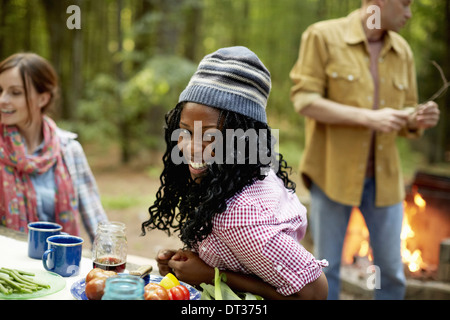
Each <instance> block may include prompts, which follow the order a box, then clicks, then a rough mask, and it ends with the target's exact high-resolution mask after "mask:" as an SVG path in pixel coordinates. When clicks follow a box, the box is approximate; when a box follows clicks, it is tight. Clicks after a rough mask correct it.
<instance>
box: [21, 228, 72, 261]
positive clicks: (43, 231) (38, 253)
mask: <svg viewBox="0 0 450 320" xmlns="http://www.w3.org/2000/svg"><path fill="white" fill-rule="evenodd" d="M61 230H62V226H61V225H59V224H57V223H54V222H44V221H38V222H30V223H29V224H28V256H29V257H30V258H33V259H42V255H43V254H44V251H45V250H46V249H47V241H46V240H47V238H48V237H51V236H54V235H58V234H62V233H64V232H61Z"/></svg>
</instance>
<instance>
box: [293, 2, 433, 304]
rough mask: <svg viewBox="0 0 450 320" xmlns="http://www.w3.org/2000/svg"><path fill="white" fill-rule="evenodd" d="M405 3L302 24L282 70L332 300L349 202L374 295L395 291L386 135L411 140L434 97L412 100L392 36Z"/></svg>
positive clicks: (406, 60) (405, 58) (398, 209)
mask: <svg viewBox="0 0 450 320" xmlns="http://www.w3.org/2000/svg"><path fill="white" fill-rule="evenodd" d="M411 2H412V1H411V0H363V1H362V6H361V8H360V9H359V10H356V11H354V12H352V13H351V14H349V15H348V16H347V17H344V18H340V19H334V20H328V21H323V22H318V23H316V24H314V25H312V26H310V27H309V28H308V29H307V30H306V31H305V32H304V34H303V36H302V41H301V46H300V52H299V58H298V61H297V62H296V64H295V65H294V67H293V68H292V71H291V73H290V77H291V79H292V81H293V82H294V85H293V87H292V90H291V100H292V102H293V104H294V107H295V109H296V111H297V112H299V113H300V114H301V115H303V116H305V117H306V145H305V151H304V154H303V157H302V161H301V169H300V170H301V174H302V178H303V181H304V183H305V185H306V186H307V187H308V188H309V189H310V192H311V209H310V221H311V227H312V234H313V238H314V246H315V256H316V257H317V258H318V259H327V260H328V261H329V264H330V265H329V267H328V268H326V269H325V273H326V276H327V279H328V285H329V295H328V298H329V299H338V297H339V290H340V289H339V284H340V281H339V270H340V263H341V254H342V245H343V242H344V237H345V232H346V228H347V224H348V220H349V217H350V213H351V210H352V207H354V206H356V207H359V208H360V210H361V212H362V214H363V216H364V219H365V221H366V224H367V226H368V229H369V232H370V245H371V247H372V250H373V255H374V264H375V265H376V266H378V267H379V269H378V270H379V276H380V278H379V279H381V283H377V284H375V287H376V288H377V290H375V298H377V299H402V298H403V297H404V293H405V276H404V273H403V264H402V260H401V255H400V232H401V228H402V219H403V205H402V201H403V198H404V196H405V194H404V185H403V179H402V173H401V167H400V159H399V155H398V151H397V148H396V144H395V140H396V137H397V136H398V135H402V136H406V137H410V138H412V137H419V136H420V135H421V134H422V132H423V129H426V128H430V127H433V126H435V125H436V124H437V122H438V120H439V109H438V107H437V105H436V103H434V102H431V101H430V102H427V103H424V104H421V105H418V102H417V87H416V73H415V68H414V60H413V54H412V52H411V49H410V47H409V45H408V44H407V42H406V41H405V40H404V39H403V38H402V37H401V36H400V35H399V34H398V33H397V31H399V30H400V29H401V28H402V27H403V26H404V25H405V23H406V22H407V20H408V19H409V18H411V9H410V5H411ZM371 5H375V6H376V8H378V9H379V11H378V12H379V15H378V12H377V11H372V10H371V9H372V8H373V7H369V6H371ZM368 9H369V10H368ZM374 14H377V15H378V16H374ZM374 19H378V21H379V22H380V24H379V26H378V27H373V26H374V25H375V26H376V23H375V24H372V23H373V22H374V21H375V22H376V21H377V20H374Z"/></svg>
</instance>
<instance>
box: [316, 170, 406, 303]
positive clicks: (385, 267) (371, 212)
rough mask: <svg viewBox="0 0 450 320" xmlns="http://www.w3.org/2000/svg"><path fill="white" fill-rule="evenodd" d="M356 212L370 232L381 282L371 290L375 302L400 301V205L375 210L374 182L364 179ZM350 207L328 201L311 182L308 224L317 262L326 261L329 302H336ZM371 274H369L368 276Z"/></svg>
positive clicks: (401, 213) (403, 290) (401, 291)
mask: <svg viewBox="0 0 450 320" xmlns="http://www.w3.org/2000/svg"><path fill="white" fill-rule="evenodd" d="M359 209H360V211H361V213H362V215H363V217H364V219H365V221H366V225H367V228H368V229H369V233H370V246H371V247H372V252H373V256H374V261H373V264H374V265H375V266H377V267H378V268H375V269H376V270H378V272H379V276H380V277H379V279H380V280H381V281H380V282H381V283H380V284H379V285H378V286H375V287H376V288H377V287H378V288H379V289H374V291H375V299H384V300H387V299H403V298H404V294H405V287H406V286H405V283H406V281H405V275H404V271H403V263H402V259H401V254H400V242H401V240H400V232H401V229H402V221H403V204H402V203H398V204H396V205H392V206H388V207H375V179H374V178H367V179H366V180H365V182H364V191H363V195H362V199H361V204H360V206H359ZM351 211H352V206H347V205H343V204H340V203H338V202H334V201H332V200H330V199H329V198H328V197H327V196H326V195H325V194H324V193H323V192H322V190H321V189H320V188H319V187H318V186H317V185H315V184H314V183H313V185H312V187H311V208H310V217H309V220H310V225H311V232H312V236H313V240H314V251H315V252H314V254H315V257H316V259H327V260H328V262H329V266H328V267H326V268H325V269H324V271H325V274H326V276H327V279H328V299H334V300H336V299H339V291H340V279H339V270H340V265H341V255H342V245H343V242H344V238H345V233H346V229H347V224H348V221H349V218H350V213H351ZM370 274H372V273H370Z"/></svg>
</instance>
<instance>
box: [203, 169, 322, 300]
mask: <svg viewBox="0 0 450 320" xmlns="http://www.w3.org/2000/svg"><path fill="white" fill-rule="evenodd" d="M213 224H214V226H213V230H212V233H211V234H210V235H209V236H208V237H207V238H206V239H205V240H203V241H202V242H201V243H200V244H199V247H198V253H199V256H200V258H201V259H202V260H203V261H205V262H206V263H207V264H208V265H209V266H211V267H218V268H219V269H221V270H231V271H235V272H241V273H247V274H249V273H251V274H255V275H257V276H258V277H259V278H261V279H262V280H264V281H265V282H268V283H269V284H271V285H272V286H274V287H276V288H277V291H278V292H279V293H280V294H283V295H286V296H287V295H291V294H294V293H296V292H298V291H300V290H301V289H302V288H303V287H304V286H305V285H306V284H308V283H310V282H312V281H314V280H316V279H317V278H318V277H319V276H320V274H321V272H322V267H324V266H327V265H328V263H327V262H326V261H325V260H323V261H317V260H316V259H315V258H314V256H313V255H312V254H311V253H309V252H308V251H307V250H306V249H305V248H304V247H303V246H302V245H301V244H300V243H299V241H300V240H301V239H302V238H303V237H304V235H305V231H306V226H307V218H306V209H305V207H304V206H303V205H302V204H301V203H300V201H299V200H298V198H297V196H296V194H295V193H292V192H290V191H289V190H287V189H286V188H285V187H284V185H283V182H282V181H281V179H279V178H278V177H277V176H276V175H275V173H274V172H273V171H270V173H269V175H268V176H267V177H266V179H264V180H263V181H257V182H255V183H254V184H252V185H250V186H247V187H246V188H244V190H242V192H241V193H239V194H237V195H235V196H234V197H233V198H231V199H229V200H228V201H227V210H226V211H225V212H223V213H221V214H218V215H216V216H215V217H214V219H213Z"/></svg>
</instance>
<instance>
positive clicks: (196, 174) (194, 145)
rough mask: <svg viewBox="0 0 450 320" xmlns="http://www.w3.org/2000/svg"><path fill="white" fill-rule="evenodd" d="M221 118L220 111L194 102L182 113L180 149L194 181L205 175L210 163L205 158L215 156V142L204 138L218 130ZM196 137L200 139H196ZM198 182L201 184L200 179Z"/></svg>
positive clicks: (186, 105) (189, 103)
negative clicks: (213, 144) (207, 163)
mask: <svg viewBox="0 0 450 320" xmlns="http://www.w3.org/2000/svg"><path fill="white" fill-rule="evenodd" d="M219 117H220V110H218V109H216V108H211V107H208V106H205V105H202V104H198V103H194V102H187V103H186V104H185V105H184V107H183V110H182V111H181V115H180V129H181V130H182V134H181V135H180V138H179V139H178V148H179V149H180V150H181V151H182V152H183V155H184V157H185V158H186V160H187V162H188V166H189V172H190V173H191V178H192V179H193V180H195V179H196V178H201V176H203V175H204V174H205V172H206V170H207V165H206V162H207V161H208V159H205V157H209V156H210V157H213V156H214V153H213V151H212V148H211V144H212V142H213V141H211V140H209V139H205V140H203V137H204V134H205V132H206V131H207V130H211V129H217V123H218V121H219ZM196 122H197V123H196ZM200 124H201V125H200ZM183 132H184V134H183ZM195 137H198V138H199V139H194V138H195ZM209 148H211V151H209ZM205 150H206V151H205ZM196 181H197V182H200V179H197V180H196Z"/></svg>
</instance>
